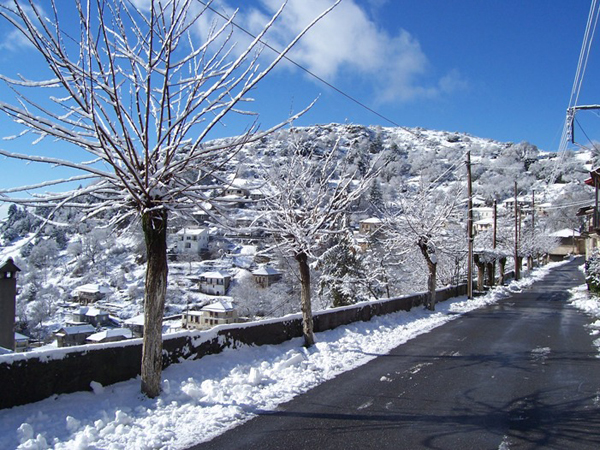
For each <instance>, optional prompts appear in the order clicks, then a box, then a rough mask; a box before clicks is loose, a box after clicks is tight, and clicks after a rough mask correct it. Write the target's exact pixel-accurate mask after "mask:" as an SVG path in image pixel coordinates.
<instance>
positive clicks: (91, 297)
mask: <svg viewBox="0 0 600 450" xmlns="http://www.w3.org/2000/svg"><path fill="white" fill-rule="evenodd" d="M111 292H112V291H111V289H110V288H109V287H108V286H106V285H103V284H84V285H82V286H79V287H77V288H75V289H74V290H73V292H71V296H72V297H73V299H74V300H75V301H77V302H79V303H81V304H82V305H87V304H89V303H95V302H97V301H98V300H102V299H104V298H106V297H107V296H108V295H109V294H110V293H111Z"/></svg>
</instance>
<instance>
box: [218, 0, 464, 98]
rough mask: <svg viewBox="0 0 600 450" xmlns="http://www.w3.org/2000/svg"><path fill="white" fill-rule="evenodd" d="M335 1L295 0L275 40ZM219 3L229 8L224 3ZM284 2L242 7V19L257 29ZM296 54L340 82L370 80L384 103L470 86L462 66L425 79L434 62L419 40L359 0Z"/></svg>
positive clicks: (282, 40)
mask: <svg viewBox="0 0 600 450" xmlns="http://www.w3.org/2000/svg"><path fill="white" fill-rule="evenodd" d="M332 3H333V0H289V2H288V5H287V6H286V8H285V11H284V13H283V15H282V17H281V18H280V19H279V20H278V22H277V23H276V25H275V27H274V29H272V30H271V31H270V32H269V34H268V35H267V37H268V42H269V44H270V45H273V46H274V47H276V48H279V49H282V48H284V47H285V45H286V44H287V43H288V42H289V41H291V40H292V39H293V38H294V36H296V34H298V33H299V32H300V31H301V30H302V29H303V28H304V27H305V26H306V25H307V24H308V23H310V21H311V20H312V19H314V17H315V16H316V15H318V14H319V13H320V12H321V11H323V10H325V9H326V8H327V7H328V6H329V5H331V4H332ZM384 3H385V0H372V1H371V3H370V4H371V6H373V7H382V6H383V5H384ZM218 4H219V5H220V6H222V7H225V8H228V7H227V6H226V4H225V3H224V2H219V3H218ZM280 5H281V0H261V1H260V5H259V6H260V7H261V10H258V9H256V8H253V9H249V10H242V11H240V13H239V15H238V17H237V18H236V22H237V23H239V24H240V25H242V26H244V27H245V28H247V29H249V30H250V31H252V32H253V33H257V32H258V31H259V30H260V29H261V28H262V26H263V25H264V24H265V23H266V22H267V20H268V18H270V17H271V15H272V14H273V13H274V12H275V11H276V10H277V9H278V8H279V7H280ZM255 6H256V4H255ZM229 10H230V9H229ZM244 41H245V42H243V43H246V42H247V39H245V38H244ZM241 45H242V42H240V46H241ZM290 57H291V58H292V59H293V60H294V61H296V62H297V63H299V64H301V65H303V66H305V67H306V68H307V69H309V70H310V71H311V72H314V73H315V74H317V75H319V76H320V77H322V78H324V79H326V80H328V81H331V82H334V83H335V81H336V80H337V79H338V78H339V77H342V76H344V77H347V76H351V77H358V78H359V79H361V80H362V81H366V82H368V83H369V84H370V85H371V86H372V90H373V95H374V98H375V100H376V101H377V102H378V103H391V102H398V101H409V100H414V99H419V98H432V97H437V96H439V95H442V94H445V93H449V92H452V91H454V90H457V89H462V88H464V87H465V85H466V83H465V81H464V80H462V79H461V76H460V74H459V73H458V72H457V71H451V72H449V73H448V74H447V75H445V76H443V77H442V78H441V79H440V80H439V81H433V82H426V81H424V80H425V79H431V73H430V72H431V71H432V67H431V64H430V62H429V60H428V58H427V56H426V55H425V53H424V52H423V50H422V48H421V46H420V44H419V42H418V40H417V39H416V38H415V37H414V36H412V35H411V34H410V33H409V32H408V31H406V30H404V29H398V31H397V33H396V34H394V35H393V34H390V32H389V31H387V30H384V29H382V28H381V27H379V26H377V24H376V23H375V22H373V21H372V20H371V19H370V18H369V16H368V14H367V12H366V11H365V10H364V9H362V8H361V7H360V6H359V5H358V4H357V2H356V1H355V0H343V1H342V2H341V3H340V4H339V5H338V6H337V7H336V8H335V9H334V10H333V11H332V12H331V13H329V15H327V16H326V17H324V18H323V19H322V20H321V21H320V22H319V23H318V24H317V25H316V26H315V27H314V28H312V29H311V30H310V31H309V32H308V33H307V34H306V35H305V36H304V37H303V38H302V39H301V41H300V42H299V43H298V44H297V46H296V47H295V48H294V50H293V51H292V53H290ZM287 66H288V67H290V65H289V64H288V65H287ZM426 83H429V84H426Z"/></svg>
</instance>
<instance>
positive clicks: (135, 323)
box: [123, 314, 144, 337]
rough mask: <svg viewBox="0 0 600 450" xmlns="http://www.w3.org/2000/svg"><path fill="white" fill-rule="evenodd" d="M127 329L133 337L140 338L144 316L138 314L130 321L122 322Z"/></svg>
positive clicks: (142, 332) (142, 333) (142, 331)
mask: <svg viewBox="0 0 600 450" xmlns="http://www.w3.org/2000/svg"><path fill="white" fill-rule="evenodd" d="M123 325H125V326H126V327H127V328H129V329H130V330H131V331H132V333H133V335H134V336H135V337H142V336H143V335H144V315H143V314H138V315H137V316H133V317H132V318H130V319H127V320H126V321H125V322H123Z"/></svg>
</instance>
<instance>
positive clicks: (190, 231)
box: [176, 228, 208, 236]
mask: <svg viewBox="0 0 600 450" xmlns="http://www.w3.org/2000/svg"><path fill="white" fill-rule="evenodd" d="M207 232H208V230H207V229H206V228H182V229H181V230H179V231H178V232H177V233H176V234H179V235H186V236H200V235H202V234H204V233H207Z"/></svg>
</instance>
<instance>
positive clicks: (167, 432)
mask: <svg viewBox="0 0 600 450" xmlns="http://www.w3.org/2000/svg"><path fill="white" fill-rule="evenodd" d="M558 264H562V263H558ZM555 265H556V264H555ZM555 265H552V266H555ZM548 270H549V267H545V268H542V269H538V270H536V271H535V272H534V274H533V276H531V277H528V278H526V279H523V280H521V281H518V282H513V283H511V284H510V286H508V287H502V288H498V289H496V290H494V291H492V292H490V293H489V294H487V295H485V296H482V297H478V298H476V299H473V300H467V299H466V298H465V297H462V298H458V299H455V300H449V301H447V302H444V303H441V304H439V305H437V308H438V310H437V311H435V312H430V311H426V310H424V309H421V308H417V309H414V310H413V311H410V312H398V313H394V314H389V315H387V316H380V317H376V318H374V319H372V320H371V321H370V322H359V323H354V324H351V325H348V326H344V327H339V328H337V329H335V330H331V331H327V332H323V333H318V334H317V336H316V337H317V344H316V345H315V346H314V347H313V348H311V349H308V350H307V349H304V348H303V347H302V340H301V338H297V339H293V340H291V341H289V342H286V343H284V344H281V345H276V346H275V345H274V346H262V347H245V348H241V349H237V350H231V349H228V350H225V351H224V352H223V353H221V354H218V355H210V356H206V357H204V358H202V359H201V360H198V361H190V362H185V363H182V364H177V365H173V366H171V367H169V368H167V369H166V370H165V371H164V373H163V380H164V381H163V386H162V387H163V392H162V394H161V395H160V397H158V398H156V399H153V400H150V399H147V398H145V397H143V396H142V395H141V394H140V393H139V381H137V380H131V381H127V382H123V383H118V384H115V385H112V386H105V387H103V386H101V385H99V384H98V383H95V382H94V383H93V384H92V388H93V392H79V393H75V394H69V395H61V396H55V397H53V398H50V399H47V400H44V401H41V402H38V403H35V404H32V405H25V406H19V407H15V408H11V409H7V410H1V411H0V448H19V449H45V448H56V449H70V450H71V449H87V448H111V449H149V448H164V449H177V448H185V447H187V446H190V445H192V444H194V443H198V442H202V441H206V440H209V439H211V438H213V437H215V436H217V435H219V434H221V433H223V432H225V431H227V430H228V429H231V428H233V427H235V426H236V425H239V424H240V423H243V422H245V421H247V420H249V419H251V418H252V417H253V416H254V415H255V414H256V413H257V412H260V411H265V410H267V411H268V410H273V409H274V408H276V407H277V405H279V404H280V403H283V402H286V401H288V400H291V399H292V398H293V397H294V396H296V395H298V394H301V393H303V392H306V391H307V390H309V389H311V388H313V387H315V386H317V385H318V384H320V383H322V382H323V381H326V380H328V379H331V378H333V377H335V376H336V375H338V374H340V373H342V372H344V371H347V370H351V369H353V368H355V367H358V366H360V365H362V364H365V363H366V362H368V361H369V360H371V359H373V358H375V357H376V355H384V354H386V353H387V352H389V351H390V350H391V349H392V348H394V347H396V346H398V345H400V344H402V343H404V342H406V341H408V340H409V339H412V338H414V337H416V336H418V335H420V334H422V333H426V332H428V331H430V330H432V329H433V328H435V327H438V326H440V325H442V324H444V323H447V322H449V321H451V320H453V319H454V318H456V317H458V316H459V315H460V314H461V313H464V312H467V311H471V310H473V309H476V308H478V307H481V306H484V305H487V304H490V303H493V302H496V301H498V300H499V299H501V298H503V297H505V296H507V295H510V294H511V293H513V292H515V291H519V290H521V289H523V288H524V287H526V286H528V285H530V284H531V283H533V282H534V281H536V280H539V279H541V278H543V277H544V276H545V275H546V274H547V273H548Z"/></svg>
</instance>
